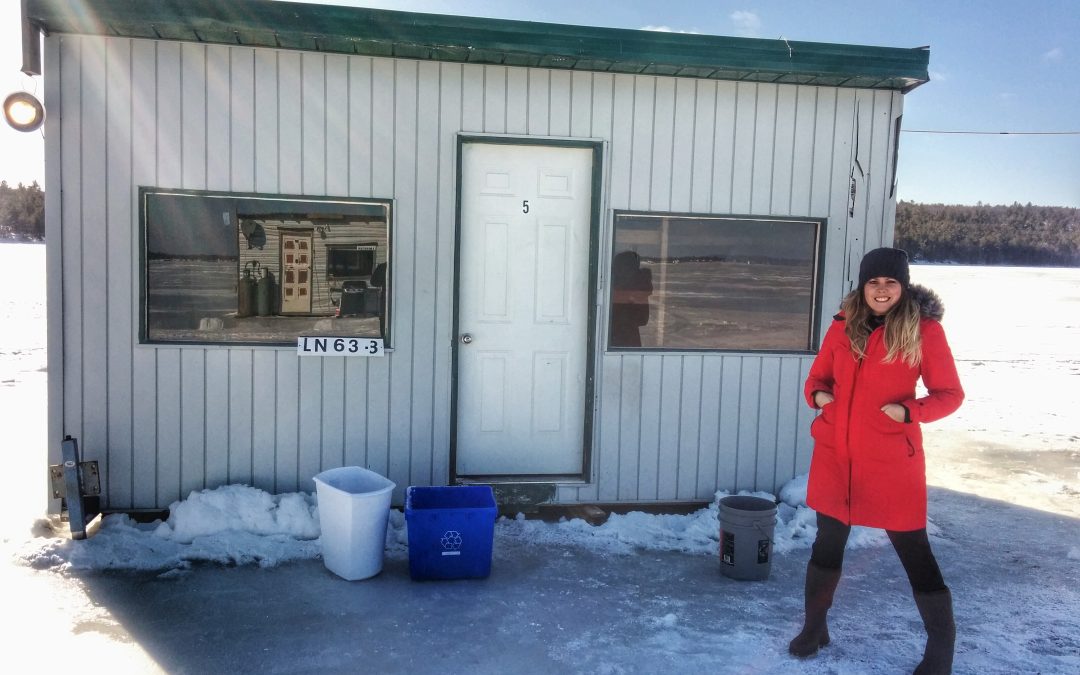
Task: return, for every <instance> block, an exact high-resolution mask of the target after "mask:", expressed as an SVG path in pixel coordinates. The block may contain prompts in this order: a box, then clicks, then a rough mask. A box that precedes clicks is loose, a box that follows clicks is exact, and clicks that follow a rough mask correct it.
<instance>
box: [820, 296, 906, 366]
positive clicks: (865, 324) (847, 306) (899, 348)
mask: <svg viewBox="0 0 1080 675" xmlns="http://www.w3.org/2000/svg"><path fill="white" fill-rule="evenodd" d="M840 308H841V309H842V310H843V311H844V323H845V326H844V332H846V333H847V336H848V340H849V341H850V342H851V351H852V353H853V354H854V355H855V358H856V359H864V358H866V342H867V340H869V339H870V333H871V332H872V329H871V328H870V317H871V316H873V314H874V313H873V311H872V310H871V309H870V306H869V305H867V304H866V298H865V297H863V289H862V288H857V289H855V290H854V291H852V292H850V293H848V294H847V297H845V298H844V301H843V303H841V305H840ZM920 319H921V316H920V311H919V303H917V302H915V300H914V299H913V298H912V297H911V294H910V293H909V292H908V291H907V289H904V293H903V294H902V295H901V296H900V300H899V301H897V303H896V304H895V305H893V307H892V309H890V310H889V312H888V313H887V314H886V315H885V358H884V359H882V362H883V363H892V362H893V361H895V360H896V357H897V356H899V357H900V358H901V359H902V360H903V361H904V363H906V364H908V365H909V366H911V367H913V368H914V367H915V366H918V365H919V363H920V362H921V361H922V336H921V335H920V333H919V320H920Z"/></svg>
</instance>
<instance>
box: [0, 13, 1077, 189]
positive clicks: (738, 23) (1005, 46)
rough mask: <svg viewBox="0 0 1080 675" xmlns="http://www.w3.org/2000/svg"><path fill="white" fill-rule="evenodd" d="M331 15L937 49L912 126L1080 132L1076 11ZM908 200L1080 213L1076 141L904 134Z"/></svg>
mask: <svg viewBox="0 0 1080 675" xmlns="http://www.w3.org/2000/svg"><path fill="white" fill-rule="evenodd" d="M0 4H2V5H3V7H2V8H0V93H2V94H3V95H6V94H7V93H8V92H11V91H16V90H21V89H26V90H28V91H34V90H35V89H36V91H37V92H38V93H41V92H42V90H43V86H42V84H41V82H40V81H37V79H36V78H35V79H31V78H27V77H25V76H23V75H22V74H21V73H19V72H18V71H19V67H20V65H21V56H20V52H19V47H18V45H19V34H18V3H16V2H3V3H0ZM333 4H342V5H355V6H364V7H380V8H385V9H399V10H405V11H417V12H435V13H440V14H462V15H470V16H488V17H498V18H505V19H519V20H526V21H546V22H554V23H569V24H581V25H594V26H611V27H616V28H645V27H652V28H663V29H669V30H676V31H692V32H698V33H708V34H714V35H741V36H747V37H759V38H781V37H783V38H787V39H789V40H806V41H812V42H843V43H853V44H865V45H878V46H889V47H919V46H922V45H929V46H930V76H931V82H930V83H928V84H925V85H923V86H921V87H919V88H918V89H916V90H915V91H913V92H911V93H910V94H909V95H908V96H907V97H906V101H905V111H904V128H905V129H909V130H915V129H929V130H956V131H992V132H1002V131H1009V132H1034V131H1038V132H1047V131H1055V132H1060V131H1072V132H1080V85H1078V84H1077V81H1078V80H1077V74H1078V73H1080V42H1078V41H1077V36H1078V35H1080V3H1077V2H1076V0H1029V1H1028V2H1019V1H1017V0H1012V1H1009V0H980V1H979V2H968V1H965V0H892V1H891V2H875V1H873V0H862V1H861V2H860V1H857V0H822V1H820V2H808V1H807V0H748V1H743V0H737V1H735V2H726V1H716V0H713V1H711V2H710V1H706V0H693V1H680V0H668V1H666V2H663V1H660V0H619V1H617V2H597V1H594V2H589V1H588V0H374V1H372V0H334V2H333ZM2 127H3V128H2V129H0V179H4V180H7V181H8V182H9V183H12V184H14V183H17V182H24V183H28V182H30V181H31V180H37V181H39V182H43V175H44V168H43V159H42V138H41V134H40V133H37V134H18V133H16V132H14V131H12V130H11V129H10V128H8V127H7V126H6V125H2ZM899 196H900V198H901V199H906V200H913V201H920V202H944V203H953V204H974V203H975V202H977V201H981V202H983V203H989V204H1011V203H1013V202H1020V203H1027V202H1031V203H1034V204H1042V205H1049V206H1072V207H1080V134H1074V135H1054V136H1051V135H1019V134H1012V135H1000V134H995V135H955V134H920V133H905V134H904V135H903V137H902V138H901V144H900V165H899Z"/></svg>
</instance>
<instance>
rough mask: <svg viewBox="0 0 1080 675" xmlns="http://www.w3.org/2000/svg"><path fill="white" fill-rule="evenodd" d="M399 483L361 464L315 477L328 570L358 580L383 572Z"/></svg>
mask: <svg viewBox="0 0 1080 675" xmlns="http://www.w3.org/2000/svg"><path fill="white" fill-rule="evenodd" d="M394 487H395V485H394V483H393V481H390V480H387V479H386V478H383V477H382V476H380V475H379V474H377V473H375V472H374V471H369V470H368V469H364V468H361V467H358V466H343V467H341V468H338V469H330V470H328V471H323V472H322V473H320V474H319V475H317V476H315V488H316V491H317V494H318V495H319V527H320V529H321V530H322V535H321V536H320V537H319V542H320V545H321V546H322V557H323V563H325V564H326V569H328V570H330V571H331V572H333V573H334V574H336V575H338V576H339V577H341V578H342V579H347V580H349V581H356V580H358V579H367V578H368V577H373V576H375V575H376V574H378V573H379V572H381V571H382V565H383V549H384V548H385V547H386V522H387V520H388V519H389V517H390V495H391V493H392V492H393V491H394Z"/></svg>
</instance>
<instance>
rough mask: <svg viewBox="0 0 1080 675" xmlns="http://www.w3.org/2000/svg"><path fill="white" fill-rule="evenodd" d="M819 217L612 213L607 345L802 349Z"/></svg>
mask: <svg viewBox="0 0 1080 675" xmlns="http://www.w3.org/2000/svg"><path fill="white" fill-rule="evenodd" d="M823 234H824V228H823V224H822V222H821V221H818V220H810V219H804V220H799V219H780V218H757V217H736V216H694V215H666V214H653V213H626V212H616V214H615V241H614V247H613V249H612V263H611V313H610V325H609V334H608V345H609V347H611V348H612V349H669V350H704V349H713V350H721V349H722V350H739V351H753V350H775V351H805V350H811V349H812V342H813V332H814V315H815V304H816V298H817V284H818V263H819V260H820V255H821V253H820V251H821V244H822V237H823Z"/></svg>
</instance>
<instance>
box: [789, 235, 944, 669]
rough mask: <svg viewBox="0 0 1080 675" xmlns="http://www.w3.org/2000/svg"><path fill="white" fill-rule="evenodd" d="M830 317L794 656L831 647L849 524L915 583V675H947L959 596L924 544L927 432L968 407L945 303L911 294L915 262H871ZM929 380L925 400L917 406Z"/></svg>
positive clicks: (889, 252) (817, 401)
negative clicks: (871, 533)
mask: <svg viewBox="0 0 1080 675" xmlns="http://www.w3.org/2000/svg"><path fill="white" fill-rule="evenodd" d="M841 310H842V311H841V312H840V314H837V315H836V316H835V317H833V319H834V320H833V322H832V325H831V326H830V327H829V330H828V332H827V333H826V335H825V340H824V341H823V342H822V345H821V350H820V351H819V352H818V355H817V358H816V359H814V364H813V366H811V368H810V375H809V377H808V378H807V380H806V386H805V395H806V399H807V401H808V402H809V403H810V405H811V406H813V407H814V408H819V409H820V410H821V414H820V415H818V416H817V418H816V419H815V420H814V422H813V424H812V425H811V427H810V434H811V436H813V438H814V455H813V459H812V460H811V463H810V479H809V484H808V487H807V498H806V502H807V504H808V505H809V506H810V507H811V508H813V509H814V510H815V511H817V524H818V533H817V539H816V540H815V541H814V547H813V550H812V553H811V556H810V562H809V564H808V565H807V568H806V589H805V592H806V620H805V624H804V625H803V629H802V632H801V633H799V635H798V636H796V638H795V639H794V640H792V641H791V644H790V645H789V648H788V649H789V651H790V652H791V653H792V654H794V655H795V656H799V657H805V656H810V655H811V654H814V653H815V652H817V650H818V649H819V648H820V647H823V646H825V645H827V644H829V629H828V626H827V625H826V620H825V619H826V614H827V612H828V610H829V607H830V606H831V605H832V599H833V592H834V591H835V590H836V586H837V583H838V582H839V581H840V570H841V567H842V564H843V559H844V546H845V544H846V543H847V538H848V534H849V533H850V531H851V526H852V525H863V526H866V527H880V528H883V529H884V530H885V531H886V533H887V534H888V535H889V540H890V541H891V542H892V545H893V547H894V548H895V549H896V553H897V555H898V556H899V557H900V562H901V563H902V564H903V566H904V570H905V571H906V572H907V576H908V580H909V581H910V582H911V587H912V591H913V593H914V596H915V604H916V605H917V606H918V608H919V614H920V615H921V616H922V619H923V623H924V625H925V627H926V632H927V642H926V649H925V652H924V654H923V660H922V662H921V663H920V664H919V666H918V668H916V670H915V672H916V673H920V674H921V673H949V672H951V669H952V658H953V643H954V641H955V636H956V627H955V624H954V622H953V612H952V597H951V595H950V593H949V589H948V588H947V587H946V586H945V582H944V580H943V579H942V577H941V571H940V570H939V569H938V564H937V561H936V560H935V558H934V554H933V552H932V551H931V550H930V541H929V539H928V538H927V536H926V464H925V459H924V457H923V448H922V432H921V430H920V428H919V424H920V423H922V422H933V421H934V420H937V419H941V418H942V417H945V416H946V415H948V414H950V413H952V412H953V411H955V410H956V409H957V408H959V407H960V403H961V402H962V401H963V400H964V392H963V389H962V388H961V387H960V380H959V378H958V377H957V374H956V366H955V364H954V363H953V357H952V352H951V351H950V350H949V345H948V343H947V342H946V340H945V332H944V331H943V330H942V328H941V323H940V320H941V317H942V315H943V314H944V308H943V306H942V304H941V301H940V300H939V299H938V297H937V296H936V295H935V294H934V293H933V292H931V291H929V290H927V289H925V288H922V287H921V286H912V285H910V277H909V271H908V259H907V253H905V252H904V251H903V250H901V249H896V248H879V249H876V250H873V251H870V252H869V253H867V254H866V256H865V257H864V258H863V260H862V263H861V264H860V266H859V286H858V288H856V289H855V290H854V291H852V292H851V293H849V294H848V296H847V297H846V298H844V301H843V304H842V308H841ZM920 377H921V378H922V381H923V385H924V386H925V387H926V389H927V392H928V393H927V395H926V396H923V397H921V398H916V396H915V383H916V381H917V380H918V379H919V378H920Z"/></svg>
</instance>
